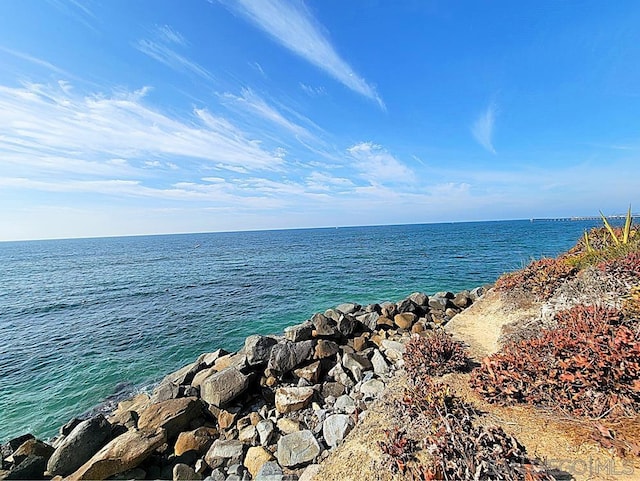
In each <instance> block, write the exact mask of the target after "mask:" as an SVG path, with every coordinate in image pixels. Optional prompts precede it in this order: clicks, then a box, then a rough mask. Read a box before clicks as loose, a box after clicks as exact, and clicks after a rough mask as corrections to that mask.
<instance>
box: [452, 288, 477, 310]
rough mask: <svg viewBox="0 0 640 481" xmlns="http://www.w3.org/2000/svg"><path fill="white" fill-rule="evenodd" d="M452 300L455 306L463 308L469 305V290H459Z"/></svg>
mask: <svg viewBox="0 0 640 481" xmlns="http://www.w3.org/2000/svg"><path fill="white" fill-rule="evenodd" d="M452 302H453V304H454V305H455V306H456V307H458V308H460V309H465V308H466V307H469V305H470V304H471V302H473V301H472V300H471V294H470V293H469V291H461V292H458V293H457V294H456V295H455V297H454V298H453V301H452Z"/></svg>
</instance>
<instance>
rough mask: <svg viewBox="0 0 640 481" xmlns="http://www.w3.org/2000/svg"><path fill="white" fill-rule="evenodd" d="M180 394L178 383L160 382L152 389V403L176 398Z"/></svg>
mask: <svg viewBox="0 0 640 481" xmlns="http://www.w3.org/2000/svg"><path fill="white" fill-rule="evenodd" d="M179 395H180V385H178V384H173V383H172V382H165V381H163V382H161V383H160V384H158V386H157V387H156V388H155V389H154V390H153V395H152V396H151V402H152V403H159V402H163V401H168V400H169V399H176V398H177V397H178V396H179Z"/></svg>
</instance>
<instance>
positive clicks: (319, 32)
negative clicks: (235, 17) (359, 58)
mask: <svg viewBox="0 0 640 481" xmlns="http://www.w3.org/2000/svg"><path fill="white" fill-rule="evenodd" d="M220 1H221V2H222V3H223V4H225V5H227V6H229V7H230V8H231V9H232V10H233V11H235V12H239V13H240V14H241V15H242V16H244V17H245V18H247V19H248V20H249V21H251V22H252V23H253V24H255V25H256V26H257V27H259V28H260V29H262V30H263V31H265V32H266V33H267V34H269V35H270V36H271V37H272V38H273V39H275V40H276V41H277V42H278V43H280V44H281V45H282V46H284V47H285V48H287V49H289V50H291V51H292V52H293V53H295V54H296V55H299V56H300V57H302V58H304V59H305V60H307V61H308V62H310V63H311V64H313V65H315V66H316V67H318V68H319V69H321V70H324V71H325V72H326V73H328V74H329V75H331V76H332V77H333V78H335V79H336V80H338V81H339V82H340V83H342V84H343V85H345V86H346V87H348V88H350V89H351V90H353V91H354V92H356V93H358V94H360V95H363V96H365V97H367V98H369V99H371V100H374V101H375V102H377V103H378V105H379V106H380V107H381V108H383V109H384V108H385V107H384V102H383V101H382V98H381V97H380V95H379V94H378V93H377V92H376V89H375V88H374V87H372V86H371V85H370V84H369V83H367V81H366V80H365V79H363V78H362V77H360V76H359V75H358V74H357V73H356V72H355V71H354V69H353V68H352V67H351V66H350V65H349V64H348V63H347V62H346V61H345V60H344V59H343V58H342V57H340V55H339V54H338V52H337V51H336V49H335V48H334V46H333V45H332V44H331V42H330V40H329V38H328V37H327V35H326V34H325V32H324V29H323V27H322V26H321V25H319V24H318V22H317V21H316V19H315V18H314V17H313V15H312V14H311V12H310V11H309V10H308V8H307V7H306V5H305V4H304V3H303V2H302V1H299V0H296V1H291V2H289V1H283V0H261V1H255V0H220Z"/></svg>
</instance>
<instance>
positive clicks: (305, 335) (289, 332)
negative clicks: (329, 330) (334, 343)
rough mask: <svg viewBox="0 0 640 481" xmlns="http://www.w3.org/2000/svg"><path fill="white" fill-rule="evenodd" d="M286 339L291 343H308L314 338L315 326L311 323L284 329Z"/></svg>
mask: <svg viewBox="0 0 640 481" xmlns="http://www.w3.org/2000/svg"><path fill="white" fill-rule="evenodd" d="M284 337H285V338H286V339H287V340H289V341H291V342H302V341H308V340H310V339H311V338H312V337H313V324H311V323H310V322H309V321H307V322H304V323H302V324H297V325H295V326H289V327H286V328H285V329H284Z"/></svg>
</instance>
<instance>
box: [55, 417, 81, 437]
mask: <svg viewBox="0 0 640 481" xmlns="http://www.w3.org/2000/svg"><path fill="white" fill-rule="evenodd" d="M81 422H82V419H78V418H73V419H71V420H69V421H67V423H66V424H65V425H63V426H60V429H59V430H58V432H59V433H60V436H68V435H69V434H70V433H71V431H73V430H74V429H75V427H76V426H77V425H78V424H80V423H81Z"/></svg>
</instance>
